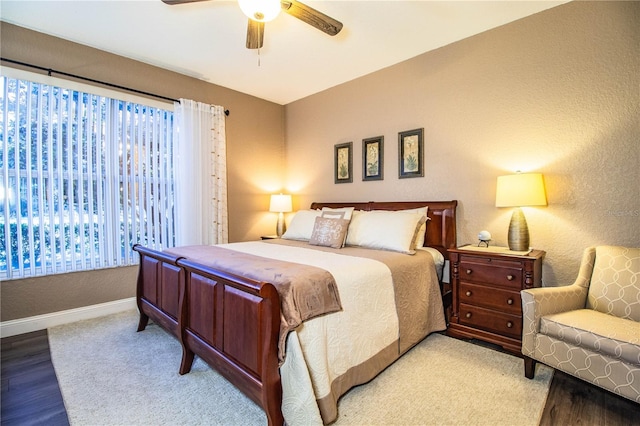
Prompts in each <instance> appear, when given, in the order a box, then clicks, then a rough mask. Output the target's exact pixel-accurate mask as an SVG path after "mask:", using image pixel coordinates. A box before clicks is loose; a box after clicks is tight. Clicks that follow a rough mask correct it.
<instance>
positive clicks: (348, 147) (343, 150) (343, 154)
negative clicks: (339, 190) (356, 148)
mask: <svg viewBox="0 0 640 426" xmlns="http://www.w3.org/2000/svg"><path fill="white" fill-rule="evenodd" d="M334 160H335V165H334V170H335V171H334V177H335V183H350V182H353V142H346V143H339V144H336V145H335V146H334Z"/></svg>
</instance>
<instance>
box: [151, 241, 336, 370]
mask: <svg viewBox="0 0 640 426" xmlns="http://www.w3.org/2000/svg"><path fill="white" fill-rule="evenodd" d="M164 252H165V253H171V254H173V255H176V256H182V257H184V258H186V259H189V260H191V261H196V262H197V263H200V264H201V265H203V266H207V267H211V268H214V269H218V270H221V271H225V272H228V273H232V274H234V275H238V276H241V277H245V278H250V279H252V280H256V281H261V282H267V283H271V284H273V285H274V286H275V288H276V290H277V291H278V294H279V296H280V311H281V321H280V339H279V342H278V349H279V351H278V357H279V359H280V361H281V362H282V361H283V360H284V355H285V339H286V337H287V334H288V333H289V331H291V330H293V329H295V328H296V327H297V326H299V325H300V324H302V322H303V321H306V320H308V319H311V318H314V317H317V316H320V315H324V314H328V313H331V312H336V311H339V310H341V309H342V306H341V305H340V296H339V294H338V288H337V286H336V282H335V279H334V278H333V276H332V275H331V274H330V273H329V272H328V271H325V270H324V269H321V268H317V267H315V266H308V265H302V264H298V263H292V262H285V261H281V260H275V259H269V258H266V257H261V256H255V255H252V254H247V253H242V252H239V251H235V250H229V249H225V248H221V247H216V246H183V247H175V248H170V249H166V250H164Z"/></svg>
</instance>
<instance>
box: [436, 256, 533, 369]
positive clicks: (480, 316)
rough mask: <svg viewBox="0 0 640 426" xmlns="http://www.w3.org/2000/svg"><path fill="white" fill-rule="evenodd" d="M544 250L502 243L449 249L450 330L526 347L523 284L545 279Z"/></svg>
mask: <svg viewBox="0 0 640 426" xmlns="http://www.w3.org/2000/svg"><path fill="white" fill-rule="evenodd" d="M544 255H545V252H544V251H541V250H532V251H531V252H529V253H528V254H520V253H514V252H511V251H509V250H508V249H506V248H500V247H475V246H465V247H459V248H457V249H449V261H450V268H451V269H450V274H451V285H452V290H453V306H452V308H453V309H452V315H451V320H450V323H449V328H448V329H447V334H448V335H450V336H452V337H461V338H469V339H479V340H483V341H486V342H489V343H493V344H496V345H499V346H502V347H503V348H504V349H505V350H506V351H508V352H511V353H513V354H514V355H519V356H521V355H522V353H521V351H522V302H521V299H520V290H523V289H526V288H532V287H540V286H541V285H542V259H543V258H544Z"/></svg>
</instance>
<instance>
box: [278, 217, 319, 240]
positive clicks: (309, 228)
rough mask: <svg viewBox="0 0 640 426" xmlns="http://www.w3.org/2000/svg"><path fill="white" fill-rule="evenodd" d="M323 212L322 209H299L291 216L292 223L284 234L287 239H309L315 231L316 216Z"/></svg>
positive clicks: (283, 236)
mask: <svg viewBox="0 0 640 426" xmlns="http://www.w3.org/2000/svg"><path fill="white" fill-rule="evenodd" d="M321 214H322V212H321V211H320V210H298V211H297V212H296V213H295V214H294V215H293V218H291V223H289V226H288V227H287V230H286V231H285V233H284V234H282V238H284V239H285V240H303V241H309V240H310V239H311V233H312V232H313V225H314V224H315V221H316V217H319V216H320V215H321Z"/></svg>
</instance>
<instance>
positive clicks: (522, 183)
mask: <svg viewBox="0 0 640 426" xmlns="http://www.w3.org/2000/svg"><path fill="white" fill-rule="evenodd" d="M546 205H547V195H546V193H545V190H544V180H543V178H542V173H517V174H515V175H506V176H498V183H497V187H496V207H516V209H515V210H514V211H513V215H512V216H511V222H509V235H508V241H509V250H514V251H526V250H529V227H528V226H527V220H526V219H525V217H524V213H523V212H522V209H520V207H523V206H546Z"/></svg>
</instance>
